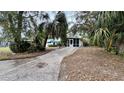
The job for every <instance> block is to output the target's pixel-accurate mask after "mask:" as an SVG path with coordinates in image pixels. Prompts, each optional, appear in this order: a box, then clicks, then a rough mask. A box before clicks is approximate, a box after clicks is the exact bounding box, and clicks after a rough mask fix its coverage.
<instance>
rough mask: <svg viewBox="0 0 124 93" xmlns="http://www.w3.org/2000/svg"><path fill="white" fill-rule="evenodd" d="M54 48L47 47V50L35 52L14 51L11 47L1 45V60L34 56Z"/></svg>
mask: <svg viewBox="0 0 124 93" xmlns="http://www.w3.org/2000/svg"><path fill="white" fill-rule="evenodd" d="M52 50H54V48H49V49H46V50H45V51H41V52H34V53H28V52H25V53H13V52H12V51H11V50H10V49H9V47H0V61H1V60H15V59H25V58H32V57H36V56H41V55H44V54H46V53H48V52H50V51H52Z"/></svg>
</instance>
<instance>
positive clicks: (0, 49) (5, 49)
mask: <svg viewBox="0 0 124 93" xmlns="http://www.w3.org/2000/svg"><path fill="white" fill-rule="evenodd" d="M0 52H2V53H3V52H4V53H12V51H11V50H10V49H9V47H0Z"/></svg>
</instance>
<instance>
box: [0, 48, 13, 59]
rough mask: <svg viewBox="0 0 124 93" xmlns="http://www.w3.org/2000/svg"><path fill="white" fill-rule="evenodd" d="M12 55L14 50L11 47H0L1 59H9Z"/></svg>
mask: <svg viewBox="0 0 124 93" xmlns="http://www.w3.org/2000/svg"><path fill="white" fill-rule="evenodd" d="M11 55H12V51H11V50H10V49H9V47H0V60H5V59H8V57H9V56H11Z"/></svg>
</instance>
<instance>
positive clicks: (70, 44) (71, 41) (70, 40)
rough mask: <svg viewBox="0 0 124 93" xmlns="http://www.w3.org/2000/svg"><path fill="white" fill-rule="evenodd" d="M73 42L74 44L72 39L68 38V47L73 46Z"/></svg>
mask: <svg viewBox="0 0 124 93" xmlns="http://www.w3.org/2000/svg"><path fill="white" fill-rule="evenodd" d="M73 44H74V42H73V39H69V47H73Z"/></svg>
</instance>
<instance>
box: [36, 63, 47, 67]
mask: <svg viewBox="0 0 124 93" xmlns="http://www.w3.org/2000/svg"><path fill="white" fill-rule="evenodd" d="M47 65H48V64H47V63H38V64H37V65H36V66H37V67H38V68H44V67H45V66H47Z"/></svg>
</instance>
